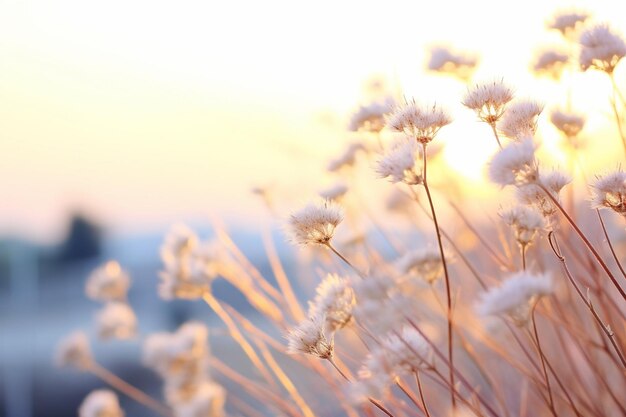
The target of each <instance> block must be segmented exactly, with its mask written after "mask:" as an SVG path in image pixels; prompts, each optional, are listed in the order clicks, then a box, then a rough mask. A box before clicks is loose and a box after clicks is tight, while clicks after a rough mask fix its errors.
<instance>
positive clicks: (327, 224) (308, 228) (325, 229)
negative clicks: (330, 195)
mask: <svg viewBox="0 0 626 417" xmlns="http://www.w3.org/2000/svg"><path fill="white" fill-rule="evenodd" d="M342 220H343V212H342V210H341V208H340V207H339V206H338V205H336V204H335V203H332V202H330V201H324V202H322V203H310V204H308V205H307V206H305V207H304V208H302V209H300V210H298V211H296V212H295V213H293V214H292V215H291V218H290V219H289V227H290V231H291V237H292V239H293V241H294V242H295V243H298V244H300V245H311V244H318V245H326V244H328V243H329V242H330V241H331V239H332V238H333V236H334V235H335V229H336V227H337V226H338V225H339V223H341V221H342Z"/></svg>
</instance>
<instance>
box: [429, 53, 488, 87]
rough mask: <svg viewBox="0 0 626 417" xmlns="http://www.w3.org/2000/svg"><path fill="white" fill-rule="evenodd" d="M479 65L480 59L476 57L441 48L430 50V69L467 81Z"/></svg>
mask: <svg viewBox="0 0 626 417" xmlns="http://www.w3.org/2000/svg"><path fill="white" fill-rule="evenodd" d="M477 64H478V58H477V57H476V56H474V55H471V54H469V53H461V52H457V51H452V50H451V49H449V48H446V47H441V46H440V47H434V48H432V49H431V50H430V59H429V61H428V69H429V70H431V71H436V72H440V73H445V74H450V75H453V76H455V77H458V78H460V79H462V80H467V79H468V78H470V77H471V76H472V74H473V73H474V70H475V69H476V65H477Z"/></svg>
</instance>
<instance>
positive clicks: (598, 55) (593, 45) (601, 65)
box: [580, 24, 626, 74]
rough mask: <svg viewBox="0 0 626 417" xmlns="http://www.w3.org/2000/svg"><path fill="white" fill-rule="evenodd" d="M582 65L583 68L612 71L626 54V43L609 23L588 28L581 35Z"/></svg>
mask: <svg viewBox="0 0 626 417" xmlns="http://www.w3.org/2000/svg"><path fill="white" fill-rule="evenodd" d="M580 45H581V49H580V66H581V67H582V69H583V70H587V69H589V68H595V69H598V70H600V71H604V72H607V73H609V74H610V73H612V72H613V70H614V69H615V66H616V65H617V64H618V62H619V61H620V60H621V59H622V58H623V57H624V55H626V43H624V39H622V37H621V36H619V35H617V34H616V33H614V32H613V31H612V30H611V29H610V28H609V27H608V26H607V25H602V24H601V25H596V26H593V27H592V28H589V29H587V30H586V31H585V32H583V34H582V35H581V37H580Z"/></svg>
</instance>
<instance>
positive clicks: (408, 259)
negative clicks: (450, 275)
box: [398, 247, 443, 284]
mask: <svg viewBox="0 0 626 417" xmlns="http://www.w3.org/2000/svg"><path fill="white" fill-rule="evenodd" d="M398 269H399V270H400V272H402V273H403V274H411V275H416V276H418V277H419V278H421V279H423V280H424V281H426V282H427V283H429V284H432V283H433V282H435V281H436V280H437V279H438V278H440V277H441V276H442V274H443V264H442V263H441V255H440V253H439V251H438V250H435V249H433V248H430V247H426V248H423V249H418V250H414V251H412V252H409V253H407V254H405V255H404V256H403V257H402V258H400V259H399V260H398Z"/></svg>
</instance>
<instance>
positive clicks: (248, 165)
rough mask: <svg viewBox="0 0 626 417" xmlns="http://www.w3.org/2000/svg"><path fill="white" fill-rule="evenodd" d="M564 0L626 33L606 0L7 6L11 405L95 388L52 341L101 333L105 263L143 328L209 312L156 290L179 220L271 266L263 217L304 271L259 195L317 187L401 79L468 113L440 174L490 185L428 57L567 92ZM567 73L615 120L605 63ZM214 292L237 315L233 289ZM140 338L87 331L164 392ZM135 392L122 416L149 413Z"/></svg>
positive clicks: (552, 137)
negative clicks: (93, 290)
mask: <svg viewBox="0 0 626 417" xmlns="http://www.w3.org/2000/svg"><path fill="white" fill-rule="evenodd" d="M572 8H577V9H581V10H584V11H587V12H590V13H591V14H592V16H593V19H594V20H595V21H605V22H609V23H610V24H611V26H612V27H614V28H615V29H617V30H618V31H619V32H620V33H622V34H623V33H624V32H625V31H626V13H623V12H624V11H625V10H624V6H620V5H619V4H618V2H615V1H597V2H571V1H551V2H545V1H539V0H532V1H526V2H502V1H486V0H476V1H472V2H464V1H454V0H440V1H437V2H428V3H423V2H421V3H420V2H401V1H386V2H367V1H342V2H336V1H326V0H321V1H316V2H308V3H300V2H288V1H275V0H270V1H263V2H256V1H228V2H218V1H178V2H173V1H145V0H136V1H132V2H129V1H116V0H112V1H107V2H93V1H85V0H81V1H70V0H58V1H54V2H50V1H36V0H29V1H19V0H6V1H0V338H1V346H0V348H1V351H0V360H1V366H2V368H1V373H0V374H1V380H0V381H1V383H0V416H6V417H32V416H59V415H75V413H76V411H75V410H76V408H77V406H78V405H79V404H80V401H81V399H82V397H83V396H84V395H85V394H86V393H87V392H88V391H89V390H90V389H93V388H95V387H98V386H101V384H99V383H98V382H97V381H96V380H94V379H93V378H92V377H90V376H88V375H81V374H78V373H73V372H71V371H66V370H57V369H55V368H54V366H53V361H52V356H53V352H54V346H55V345H56V343H57V341H58V340H59V339H60V338H61V337H62V336H63V335H65V334H66V333H68V332H69V331H71V330H73V329H76V328H88V327H89V325H90V323H91V318H92V315H93V314H94V312H95V310H96V308H97V305H96V304H94V303H93V302H90V301H89V300H87V299H86V297H85V296H84V293H83V288H84V281H85V279H86V277H87V275H88V273H89V272H90V271H91V270H92V269H93V268H94V267H95V266H97V265H99V264H101V263H102V262H104V261H106V260H108V259H116V260H118V261H119V262H120V263H121V264H122V266H123V267H124V268H126V269H127V270H128V271H129V272H130V274H131V276H132V278H133V286H132V291H131V294H130V300H131V304H132V305H133V307H134V308H135V310H136V312H137V315H138V318H139V323H140V329H141V332H142V333H148V332H150V331H155V330H173V329H174V328H176V326H177V325H178V324H179V323H180V322H182V321H184V320H185V319H187V318H190V317H198V318H201V319H203V320H204V319H206V320H207V321H209V320H210V319H209V318H208V317H207V313H208V309H207V308H206V306H202V305H200V306H196V305H193V304H192V303H183V302H172V303H167V302H163V301H161V300H159V299H158V297H157V295H156V285H157V271H158V269H159V267H160V261H159V258H158V248H159V245H160V242H161V239H162V236H163V234H164V233H165V232H166V230H167V229H168V228H169V226H170V225H171V224H172V223H175V222H180V221H182V222H185V223H187V224H189V225H190V226H192V227H194V228H195V229H197V230H199V231H200V232H201V234H202V233H204V235H210V234H211V231H210V229H211V222H212V219H215V218H219V219H222V221H223V222H224V223H225V224H227V225H228V228H229V229H230V230H231V232H232V233H233V236H234V239H235V241H236V242H237V243H238V244H240V245H241V246H242V248H243V250H244V252H246V254H247V255H248V256H249V257H250V259H251V260H252V261H253V262H254V263H255V264H256V265H257V266H258V267H259V268H260V269H261V271H262V272H264V271H267V265H266V261H265V258H264V252H263V248H262V244H261V243H260V242H261V240H260V237H259V232H260V230H261V229H263V228H264V227H269V228H270V229H271V230H272V231H273V235H274V239H275V241H276V242H277V243H278V248H279V252H280V254H281V256H282V257H283V259H284V260H285V261H286V264H287V267H288V269H289V268H291V269H289V271H293V270H294V268H295V266H293V265H292V264H293V263H294V259H293V258H294V256H293V253H294V251H293V250H292V249H290V248H289V245H288V244H287V243H285V238H284V235H283V234H282V232H281V230H280V226H279V222H277V221H276V219H275V218H272V217H271V216H270V215H269V213H268V211H267V210H266V208H265V207H264V206H263V204H262V202H261V201H260V199H259V198H258V196H254V195H253V193H252V192H251V189H252V188H253V187H259V186H260V187H266V188H267V187H271V188H273V189H275V190H276V193H277V194H278V195H280V201H281V208H280V210H279V211H280V212H281V213H282V212H284V213H288V212H289V210H290V209H292V208H293V207H297V206H299V205H300V204H301V203H303V202H306V201H308V200H309V199H311V197H312V196H315V195H316V192H317V191H319V189H320V188H322V187H324V186H327V185H329V184H330V183H331V179H330V177H329V176H328V174H327V173H326V170H325V167H326V165H327V163H328V161H329V160H330V159H332V158H333V157H335V156H336V155H337V154H338V153H339V152H340V151H341V150H342V149H343V148H344V147H345V146H346V144H347V143H349V142H350V140H352V139H353V136H352V137H351V135H354V133H352V134H349V133H347V132H346V126H347V124H348V121H349V117H350V115H351V113H352V112H354V111H355V110H356V109H357V108H358V105H359V104H365V103H367V102H368V101H369V100H372V98H375V97H379V96H381V95H384V94H389V93H393V94H395V93H397V92H399V91H402V93H404V94H406V95H407V96H408V97H411V96H415V97H417V98H424V99H425V100H429V101H433V100H435V101H437V102H438V103H440V104H442V105H443V106H444V107H446V108H448V109H450V111H451V113H452V114H453V116H454V118H455V119H456V120H461V121H466V122H467V123H464V124H463V123H461V124H459V126H458V127H457V126H455V125H452V126H450V127H449V128H446V129H444V130H442V132H441V134H440V136H439V137H438V138H441V139H440V140H441V142H442V143H444V144H445V145H446V146H445V148H444V150H443V160H444V162H445V164H446V167H447V168H446V169H447V171H445V172H447V174H446V175H449V176H450V177H451V178H453V177H457V176H458V177H462V178H463V179H464V182H465V184H467V189H468V190H472V193H473V195H474V196H475V195H476V194H479V195H480V196H481V197H482V198H484V199H486V200H488V199H489V196H490V195H491V194H493V193H495V192H498V189H497V188H496V187H494V186H492V185H488V184H487V183H486V182H485V181H484V174H483V166H484V164H485V162H486V161H487V159H488V158H489V156H490V155H491V153H492V152H493V151H494V150H495V147H494V145H495V143H492V142H493V141H492V140H491V137H489V135H488V132H487V134H486V133H485V131H484V130H482V129H483V128H484V126H479V124H478V123H474V115H473V114H472V113H471V112H469V111H467V110H466V109H463V108H462V106H461V105H460V103H459V102H460V98H461V97H462V94H463V92H464V91H465V88H466V87H465V85H464V84H463V83H461V82H458V81H457V80H455V79H452V78H450V77H446V76H445V75H440V74H434V73H431V72H428V71H427V70H426V69H425V67H426V62H427V60H428V51H429V49H430V48H432V47H434V46H438V45H444V46H453V47H454V48H458V49H460V50H468V51H471V52H473V53H476V54H478V56H479V57H480V65H479V66H478V68H477V70H476V74H475V75H474V79H476V80H484V79H490V78H494V77H497V78H499V77H504V78H505V80H506V81H507V82H508V83H510V84H511V85H513V86H515V89H516V91H517V93H518V95H519V96H520V97H532V98H537V99H538V100H541V101H543V102H546V103H557V104H558V103H559V100H560V101H562V100H563V97H564V94H563V91H562V87H558V86H555V84H553V83H551V82H550V81H548V80H542V79H537V78H535V77H533V75H532V74H531V73H530V71H529V67H530V62H531V61H532V59H533V56H534V54H535V53H536V51H537V48H538V47H540V46H545V45H551V44H554V43H557V42H558V41H559V34H558V33H552V32H548V31H547V30H546V22H547V21H549V19H550V18H551V16H552V15H553V14H554V12H556V11H561V10H570V9H572ZM620 74H623V71H622V72H621V73H620ZM574 76H576V77H579V79H577V80H576V83H577V85H579V86H580V88H577V89H576V90H575V91H574V92H573V97H572V101H573V102H574V105H575V107H576V108H577V109H578V110H580V111H581V112H583V113H586V114H588V115H589V122H588V123H589V124H590V125H592V126H593V125H594V123H595V124H597V125H600V124H603V123H604V124H606V123H605V122H606V120H608V119H609V118H610V117H611V114H610V107H609V103H608V100H607V97H608V96H609V94H610V83H609V82H608V79H606V78H603V77H602V74H593V73H585V74H574V75H573V76H572V77H574ZM620 76H621V77H622V78H623V75H620ZM623 81H624V80H623V79H622V82H623ZM572 82H573V81H572ZM561 104H562V103H561ZM540 123H547V122H545V121H542V122H540ZM590 130H593V129H590ZM541 131H542V135H543V138H542V139H543V142H544V145H543V151H544V152H545V153H546V155H547V156H548V157H549V158H551V159H550V160H551V161H552V162H553V163H554V164H555V165H558V164H559V163H563V161H564V159H563V155H562V152H561V151H560V150H559V149H558V134H557V132H556V131H555V130H554V129H553V128H552V129H550V127H546V128H545V129H542V130H541ZM595 131H597V130H595ZM599 134H603V132H602V131H600V132H599ZM607 134H612V135H614V134H615V132H609V133H607ZM438 140H439V139H438ZM611 143H613V144H614V145H615V149H617V150H618V151H619V152H621V149H618V146H619V142H618V141H617V140H616V141H612V142H611ZM611 152H612V149H611V148H610V147H608V148H607V147H603V148H602V149H597V148H594V147H591V148H590V150H589V158H590V160H593V161H595V162H594V164H596V166H597V167H602V166H603V164H604V163H605V161H606V155H608V154H610V153H611ZM369 175H370V176H369V178H366V180H368V181H371V180H373V178H374V177H375V175H374V174H373V173H370V174H369ZM364 198H365V199H371V200H374V199H375V198H376V197H375V195H374V194H373V193H372V194H371V195H369V194H367V193H366V194H365V195H364ZM476 205H477V206H478V204H476ZM217 291H218V292H219V291H222V293H220V294H221V295H222V296H223V297H225V298H226V299H228V300H229V301H230V303H231V304H233V305H235V306H238V307H241V308H242V309H245V304H244V302H243V301H241V300H239V299H238V298H237V295H236V294H235V292H234V291H230V290H229V289H228V288H226V287H224V288H222V289H220V288H218V289H217ZM218 339H219V338H218ZM216 343H217V344H218V346H217V347H216V349H217V350H219V349H220V348H219V341H218V342H216ZM214 350H215V349H214ZM139 352H140V347H139V345H138V344H137V343H121V342H115V343H113V344H109V345H104V346H102V345H98V346H97V347H96V355H97V356H98V357H99V358H100V359H101V361H102V362H103V363H104V364H105V365H107V366H109V367H110V368H111V369H113V370H114V371H117V372H118V373H119V374H120V375H122V376H123V377H124V378H126V379H129V380H141V381H145V382H144V383H143V387H144V388H145V389H146V390H148V391H151V392H157V391H158V390H159V381H158V379H157V378H156V376H155V375H154V374H152V373H151V372H149V371H147V370H146V369H145V368H143V367H141V365H140V364H139V361H138V356H139ZM123 401H124V402H123V406H124V408H126V410H127V413H128V415H148V414H146V413H145V412H144V410H141V409H139V410H138V411H134V409H133V408H132V407H133V406H132V404H131V403H127V402H126V400H123Z"/></svg>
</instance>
